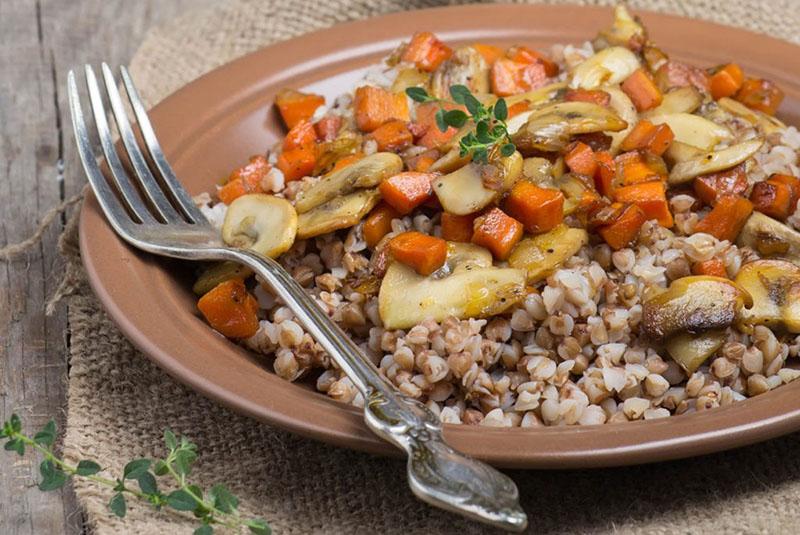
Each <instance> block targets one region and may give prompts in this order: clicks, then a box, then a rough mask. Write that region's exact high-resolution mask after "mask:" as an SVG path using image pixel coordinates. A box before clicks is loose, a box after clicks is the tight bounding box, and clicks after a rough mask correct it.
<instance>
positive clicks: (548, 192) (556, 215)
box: [505, 182, 564, 234]
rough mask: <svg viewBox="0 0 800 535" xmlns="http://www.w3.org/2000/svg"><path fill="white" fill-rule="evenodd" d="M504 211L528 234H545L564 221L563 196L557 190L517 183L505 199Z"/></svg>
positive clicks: (527, 183)
mask: <svg viewBox="0 0 800 535" xmlns="http://www.w3.org/2000/svg"><path fill="white" fill-rule="evenodd" d="M505 209H506V211H507V212H508V214H509V215H510V216H511V217H513V218H515V219H516V220H518V221H519V222H521V223H522V224H523V225H524V227H525V230H527V231H528V232H530V233H533V234H539V233H542V232H547V231H549V230H552V229H554V228H555V227H556V226H558V225H559V224H561V221H563V219H564V212H563V210H564V194H563V193H561V192H560V191H559V190H557V189H547V188H540V187H539V186H536V185H534V184H532V183H530V182H518V183H517V184H516V185H515V186H514V188H513V189H512V190H511V193H509V195H508V198H506V202H505Z"/></svg>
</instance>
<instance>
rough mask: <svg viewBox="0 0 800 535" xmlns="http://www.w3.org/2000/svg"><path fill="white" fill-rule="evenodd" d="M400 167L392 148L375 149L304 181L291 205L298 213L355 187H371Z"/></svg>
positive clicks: (401, 161) (397, 170)
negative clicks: (354, 160) (306, 183)
mask: <svg viewBox="0 0 800 535" xmlns="http://www.w3.org/2000/svg"><path fill="white" fill-rule="evenodd" d="M402 170H403V160H402V159H401V158H400V156H398V155H397V154H394V153H392V152H377V153H375V154H371V155H370V156H365V157H364V158H362V159H360V160H358V161H357V162H353V163H351V164H350V165H347V166H345V167H343V168H341V169H339V170H338V171H334V172H333V173H330V174H328V175H326V176H324V177H322V178H321V179H319V180H318V181H316V182H311V183H309V184H308V185H306V186H305V187H304V188H303V189H302V190H300V192H299V193H298V194H297V199H296V200H295V202H294V206H295V208H296V209H297V212H298V213H300V214H302V213H304V212H308V211H309V210H311V209H312V208H316V207H317V206H320V205H322V204H325V203H326V202H328V201H330V200H331V199H333V198H335V197H339V196H341V195H346V194H348V193H350V192H352V191H354V190H356V189H358V188H372V187H375V186H377V185H378V184H380V182H381V181H382V180H383V179H384V178H389V177H390V176H393V175H396V174H397V173H399V172H400V171H402Z"/></svg>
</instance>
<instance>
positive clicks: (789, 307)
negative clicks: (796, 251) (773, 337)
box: [736, 260, 800, 333]
mask: <svg viewBox="0 0 800 535" xmlns="http://www.w3.org/2000/svg"><path fill="white" fill-rule="evenodd" d="M736 283H737V284H739V285H740V286H741V287H742V288H743V289H744V290H745V291H747V292H749V294H750V295H751V296H752V298H753V306H752V307H750V309H749V310H743V311H742V314H741V318H740V322H739V323H740V325H739V326H740V328H744V329H747V327H752V326H753V325H767V326H768V327H770V328H773V329H775V328H784V329H786V330H787V331H789V332H791V333H800V268H799V267H797V266H796V265H795V264H792V263H791V262H785V261H783V260H756V261H755V262H749V263H747V264H745V265H744V266H742V268H741V269H740V270H739V273H738V274H737V275H736Z"/></svg>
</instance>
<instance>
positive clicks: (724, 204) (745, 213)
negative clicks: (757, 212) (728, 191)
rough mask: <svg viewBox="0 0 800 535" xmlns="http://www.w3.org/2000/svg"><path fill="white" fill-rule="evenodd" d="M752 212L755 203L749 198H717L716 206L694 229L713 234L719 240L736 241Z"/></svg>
mask: <svg viewBox="0 0 800 535" xmlns="http://www.w3.org/2000/svg"><path fill="white" fill-rule="evenodd" d="M752 212H753V203H751V202H750V201H748V200H747V199H745V198H743V197H737V196H735V195H726V196H724V197H720V198H719V199H718V200H717V204H716V206H714V208H712V209H711V212H709V213H708V215H707V216H706V217H704V218H703V219H702V220H701V221H700V222H699V223H697V225H696V226H695V227H694V231H695V232H705V233H706V234H711V235H712V236H714V237H715V238H717V239H718V240H728V241H730V242H734V241H736V237H737V236H738V235H739V232H741V230H742V227H744V224H745V223H746V222H747V218H748V217H750V214H751V213H752Z"/></svg>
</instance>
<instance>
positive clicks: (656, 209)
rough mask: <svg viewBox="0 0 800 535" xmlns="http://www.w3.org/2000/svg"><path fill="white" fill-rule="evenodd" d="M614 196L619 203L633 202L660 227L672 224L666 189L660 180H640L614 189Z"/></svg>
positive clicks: (667, 226)
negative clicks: (637, 182)
mask: <svg viewBox="0 0 800 535" xmlns="http://www.w3.org/2000/svg"><path fill="white" fill-rule="evenodd" d="M614 198H615V199H616V200H617V201H619V202H621V203H630V204H635V205H636V206H638V207H639V208H641V209H642V212H644V215H645V216H647V219H655V220H656V221H658V224H659V225H661V226H662V227H666V228H670V227H671V226H672V225H673V219H672V213H670V211H669V204H668V203H667V189H666V186H665V185H664V183H663V182H662V181H660V180H654V181H651V182H641V183H639V184H633V185H630V186H623V187H621V188H617V189H616V190H614Z"/></svg>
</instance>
